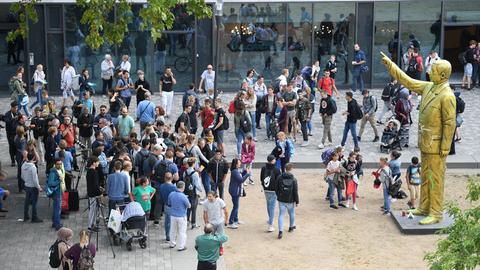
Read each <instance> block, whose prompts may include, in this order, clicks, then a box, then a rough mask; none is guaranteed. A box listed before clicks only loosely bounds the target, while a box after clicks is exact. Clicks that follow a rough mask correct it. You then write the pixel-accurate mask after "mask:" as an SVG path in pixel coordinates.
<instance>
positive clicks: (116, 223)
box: [108, 209, 122, 233]
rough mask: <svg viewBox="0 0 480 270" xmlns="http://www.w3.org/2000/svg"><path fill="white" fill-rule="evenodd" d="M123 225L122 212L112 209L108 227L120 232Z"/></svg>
mask: <svg viewBox="0 0 480 270" xmlns="http://www.w3.org/2000/svg"><path fill="white" fill-rule="evenodd" d="M121 227H122V214H120V211H118V210H116V209H112V210H111V211H110V217H109V218H108V228H109V229H111V230H112V231H114V232H115V233H119V232H120V229H121Z"/></svg>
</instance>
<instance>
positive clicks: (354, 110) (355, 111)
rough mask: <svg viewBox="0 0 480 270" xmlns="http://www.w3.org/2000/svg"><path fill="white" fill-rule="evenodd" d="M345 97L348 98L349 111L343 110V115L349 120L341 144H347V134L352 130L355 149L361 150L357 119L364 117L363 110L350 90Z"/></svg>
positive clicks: (346, 122)
mask: <svg viewBox="0 0 480 270" xmlns="http://www.w3.org/2000/svg"><path fill="white" fill-rule="evenodd" d="M345 99H346V100H347V111H345V112H343V113H342V115H346V116H347V120H346V121H345V127H344V128H343V137H342V142H341V145H342V146H345V142H346V141H347V135H348V132H349V131H350V133H351V135H352V138H353V143H354V145H355V148H354V149H355V151H356V152H360V147H359V145H358V137H357V120H360V119H362V118H363V112H362V109H361V108H360V106H359V105H358V103H357V101H356V100H355V99H354V98H353V93H352V92H350V91H348V92H347V93H346V94H345Z"/></svg>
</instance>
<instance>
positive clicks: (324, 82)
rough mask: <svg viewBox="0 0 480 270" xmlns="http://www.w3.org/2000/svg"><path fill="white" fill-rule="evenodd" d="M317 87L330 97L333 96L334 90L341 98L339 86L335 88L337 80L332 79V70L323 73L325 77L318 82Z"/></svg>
mask: <svg viewBox="0 0 480 270" xmlns="http://www.w3.org/2000/svg"><path fill="white" fill-rule="evenodd" d="M317 87H318V89H319V90H324V91H326V92H327V94H328V95H329V96H333V92H332V88H333V90H334V91H335V95H336V96H337V98H339V97H340V93H339V92H338V90H337V86H335V78H332V76H331V73H330V70H329V69H327V68H326V69H325V70H324V71H323V77H322V78H320V80H318V83H317Z"/></svg>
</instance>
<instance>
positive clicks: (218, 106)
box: [212, 98, 230, 155]
mask: <svg viewBox="0 0 480 270" xmlns="http://www.w3.org/2000/svg"><path fill="white" fill-rule="evenodd" d="M214 123H215V124H214V126H213V128H212V131H213V135H214V139H215V143H216V144H217V149H221V150H222V155H224V154H225V153H224V152H223V151H224V150H225V143H224V142H223V135H224V133H225V130H228V128H229V125H230V124H229V122H228V118H227V115H226V114H225V110H223V108H222V99H220V98H217V100H216V101H215V121H214Z"/></svg>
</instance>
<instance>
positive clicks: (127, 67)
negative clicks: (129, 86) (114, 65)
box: [120, 61, 132, 73]
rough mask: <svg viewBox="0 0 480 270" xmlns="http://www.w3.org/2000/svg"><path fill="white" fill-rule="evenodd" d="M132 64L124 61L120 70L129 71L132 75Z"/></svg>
mask: <svg viewBox="0 0 480 270" xmlns="http://www.w3.org/2000/svg"><path fill="white" fill-rule="evenodd" d="M131 66H132V65H131V64H130V62H129V61H125V62H124V61H122V63H120V70H126V71H128V73H130V68H131Z"/></svg>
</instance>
